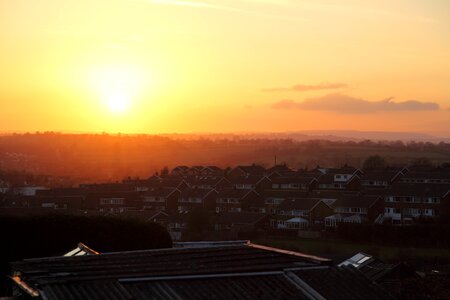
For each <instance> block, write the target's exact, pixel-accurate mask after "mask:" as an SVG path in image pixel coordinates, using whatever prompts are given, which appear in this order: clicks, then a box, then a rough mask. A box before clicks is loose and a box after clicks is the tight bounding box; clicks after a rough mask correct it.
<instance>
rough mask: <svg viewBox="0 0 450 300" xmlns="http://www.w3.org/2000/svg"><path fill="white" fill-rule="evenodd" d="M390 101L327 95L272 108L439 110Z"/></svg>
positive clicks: (431, 104) (424, 104) (283, 102)
mask: <svg viewBox="0 0 450 300" xmlns="http://www.w3.org/2000/svg"><path fill="white" fill-rule="evenodd" d="M392 100H393V98H387V99H385V100H381V101H373V102H372V101H368V100H365V99H360V98H355V97H351V96H348V95H344V94H329V95H326V96H323V97H316V98H309V99H306V100H305V101H303V102H296V101H293V100H281V101H279V102H276V103H274V104H273V105H272V108H274V109H281V110H291V109H299V110H315V111H332V112H336V113H343V114H360V113H375V112H400V111H432V110H439V105H438V104H437V103H434V102H421V101H417V100H407V101H403V102H394V101H392Z"/></svg>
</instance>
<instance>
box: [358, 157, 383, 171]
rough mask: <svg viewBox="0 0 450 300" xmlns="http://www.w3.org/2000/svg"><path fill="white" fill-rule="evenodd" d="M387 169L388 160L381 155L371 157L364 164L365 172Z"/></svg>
mask: <svg viewBox="0 0 450 300" xmlns="http://www.w3.org/2000/svg"><path fill="white" fill-rule="evenodd" d="M385 167H386V160H385V159H384V158H383V157H381V156H379V155H372V156H369V157H368V158H366V160H365V161H364V163H363V169H364V170H376V169H382V168H385Z"/></svg>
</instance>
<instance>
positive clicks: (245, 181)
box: [229, 175, 271, 192]
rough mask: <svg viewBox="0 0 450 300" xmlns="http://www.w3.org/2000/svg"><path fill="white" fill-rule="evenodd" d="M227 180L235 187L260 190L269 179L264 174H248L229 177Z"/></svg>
mask: <svg viewBox="0 0 450 300" xmlns="http://www.w3.org/2000/svg"><path fill="white" fill-rule="evenodd" d="M229 181H230V182H231V185H232V186H233V187H234V188H236V189H243V190H256V191H258V192H260V191H261V190H263V188H264V187H265V186H267V185H268V184H269V183H270V181H271V180H270V179H269V178H268V177H266V176H259V175H248V176H236V177H231V178H229Z"/></svg>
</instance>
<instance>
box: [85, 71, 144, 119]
mask: <svg viewBox="0 0 450 300" xmlns="http://www.w3.org/2000/svg"><path fill="white" fill-rule="evenodd" d="M92 81H93V85H94V88H95V89H96V90H97V93H98V97H99V99H100V101H101V102H102V104H103V106H104V107H105V108H106V109H107V110H108V111H109V112H111V113H114V114H123V113H125V112H126V111H128V110H129V109H130V108H131V106H132V105H133V102H134V101H135V98H136V97H137V93H138V91H139V89H140V86H141V82H142V76H141V75H140V74H139V73H138V71H137V70H136V69H133V68H132V67H129V66H110V67H105V68H101V69H98V70H97V71H95V72H94V73H93V78H92Z"/></svg>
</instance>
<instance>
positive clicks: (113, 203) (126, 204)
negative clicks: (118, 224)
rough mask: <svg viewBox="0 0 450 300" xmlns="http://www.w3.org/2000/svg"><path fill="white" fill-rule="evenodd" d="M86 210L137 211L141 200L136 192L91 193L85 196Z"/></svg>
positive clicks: (140, 206) (140, 205)
mask: <svg viewBox="0 0 450 300" xmlns="http://www.w3.org/2000/svg"><path fill="white" fill-rule="evenodd" d="M86 206H87V207H86V208H87V209H98V210H99V211H100V212H123V211H127V210H139V209H141V208H142V200H141V198H140V194H139V193H138V192H134V191H133V192H97V191H96V192H91V193H89V194H88V195H87V196H86Z"/></svg>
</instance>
